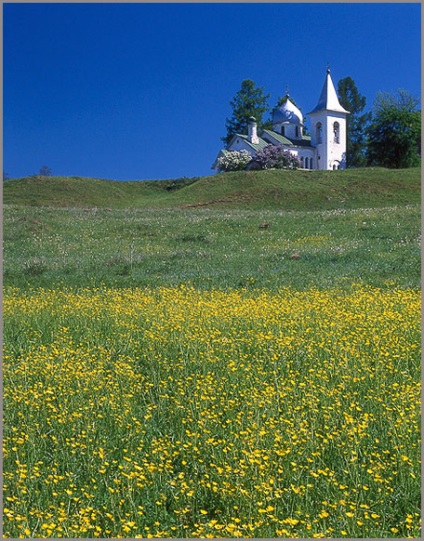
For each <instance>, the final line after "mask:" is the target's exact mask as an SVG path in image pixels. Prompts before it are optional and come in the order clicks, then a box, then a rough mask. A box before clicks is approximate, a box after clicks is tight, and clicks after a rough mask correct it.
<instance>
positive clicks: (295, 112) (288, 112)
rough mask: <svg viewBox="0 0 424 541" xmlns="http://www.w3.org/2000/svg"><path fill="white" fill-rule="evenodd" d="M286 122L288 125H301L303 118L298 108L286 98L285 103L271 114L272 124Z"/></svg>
mask: <svg viewBox="0 0 424 541" xmlns="http://www.w3.org/2000/svg"><path fill="white" fill-rule="evenodd" d="M280 122H288V123H289V124H303V116H302V113H301V112H300V110H299V108H298V107H296V105H295V104H294V103H293V102H292V101H290V99H289V97H288V96H287V99H286V101H285V102H284V103H283V104H282V105H280V107H277V108H276V109H274V110H273V112H272V123H273V124H278V123H280Z"/></svg>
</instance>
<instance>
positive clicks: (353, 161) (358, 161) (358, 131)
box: [337, 77, 371, 167]
mask: <svg viewBox="0 0 424 541" xmlns="http://www.w3.org/2000/svg"><path fill="white" fill-rule="evenodd" d="M337 90H338V94H339V97H340V103H341V105H342V106H343V107H344V108H345V109H346V110H347V111H349V112H350V114H349V115H347V120H346V127H347V138H346V139H347V150H346V162H347V166H348V167H363V166H365V165H366V155H365V153H366V134H365V128H366V126H367V124H368V123H369V121H370V120H371V113H370V112H369V113H364V114H362V115H361V114H360V113H362V111H363V110H364V109H365V106H366V98H365V97H364V96H361V94H360V93H359V91H358V89H357V87H356V84H355V82H354V80H353V79H352V78H351V77H345V78H344V79H341V80H340V81H339V82H338V85H337Z"/></svg>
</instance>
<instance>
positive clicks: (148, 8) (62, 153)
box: [3, 3, 421, 180]
mask: <svg viewBox="0 0 424 541" xmlns="http://www.w3.org/2000/svg"><path fill="white" fill-rule="evenodd" d="M3 27H4V31H3V35H4V37H3V39H4V60H3V72H4V73H3V81H4V83H3V115H4V120H3V170H4V171H6V172H7V173H8V175H9V177H11V178H18V177H22V176H26V175H31V174H35V173H38V171H39V169H40V167H41V166H42V165H48V166H49V167H50V168H51V169H52V171H53V174H55V175H65V176H87V177H95V178H106V179H115V180H147V179H168V178H178V177H183V176H186V177H194V176H203V175H209V174H211V173H212V171H211V165H212V163H213V161H214V160H215V157H216V155H217V153H218V151H219V149H220V148H221V146H222V143H221V140H220V138H221V137H223V136H224V135H225V133H226V131H225V119H226V117H229V116H231V112H232V111H231V107H230V105H229V102H230V100H231V99H232V98H233V97H234V95H235V94H236V92H237V91H238V90H239V89H240V86H241V82H242V81H243V80H244V79H252V80H253V81H255V83H256V84H257V86H260V87H264V89H265V91H266V92H267V93H270V94H271V98H270V100H269V104H270V107H272V106H273V105H275V104H276V102H277V99H278V97H279V96H282V95H284V94H285V89H286V85H288V86H289V90H290V95H291V96H292V97H293V99H294V100H295V101H296V103H297V104H298V106H300V107H301V109H302V111H303V112H304V113H307V112H308V111H310V110H311V109H312V108H313V107H314V106H315V105H316V102H317V101H318V98H319V95H320V92H321V88H322V85H323V82H324V78H325V72H326V67H327V63H329V64H330V67H331V74H332V77H333V81H334V83H335V85H337V81H338V80H340V79H342V78H344V77H348V76H349V77H352V79H353V80H354V81H355V83H356V85H357V87H358V89H359V91H360V93H361V94H362V95H364V96H365V97H366V98H367V109H368V108H371V106H372V103H373V101H374V99H375V97H376V94H377V92H378V91H379V90H383V91H388V92H396V91H397V89H399V88H403V89H406V90H409V91H410V92H411V93H412V94H414V95H416V96H420V95H421V85H420V83H421V72H420V66H421V57H420V51H421V36H420V28H421V5H420V4H419V3H413V4H408V3H395V4H393V3H383V4H382V3H375V4H356V3H340V4H334V3H311V4H305V3H277V4H275V3H271V4H264V3H254V4H251V3H248V4H243V3H235V4H228V3H218V4H213V3H209V4H203V3H198V4H143V3H128V4H121V3H98V4H95V3H93V4H84V3H68V4H59V3H58V4H50V3H49V4H37V3H32V4H28V3H23V4H12V3H10V4H7V3H6V4H4V5H3Z"/></svg>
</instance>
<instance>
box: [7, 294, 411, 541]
mask: <svg viewBox="0 0 424 541" xmlns="http://www.w3.org/2000/svg"><path fill="white" fill-rule="evenodd" d="M4 315H5V322H6V323H5V333H4V335H5V344H6V345H5V352H4V387H5V390H4V410H5V428H4V450H3V452H4V498H5V500H4V501H5V509H4V535H5V537H15V538H19V537H33V538H37V537H38V538H45V537H65V538H69V537H90V538H93V537H102V538H104V537H116V538H122V537H132V538H137V537H138V538H140V537H145V538H152V537H172V538H182V537H205V538H228V537H234V538H236V537H343V536H347V537H381V538H384V537H393V536H394V535H395V536H399V537H419V534H420V508H419V506H420V424H419V423H420V329H419V321H420V294H419V292H418V291H415V290H401V289H399V290H383V289H373V288H370V287H363V286H357V287H355V286H354V287H353V288H352V289H351V290H349V291H342V290H333V289H328V290H307V291H295V290H292V289H284V290H280V291H278V292H269V291H245V290H240V291H228V292H223V291H216V290H213V291H199V290H195V289H192V288H188V287H179V288H168V289H167V288H162V289H161V288H159V289H154V290H148V289H122V290H114V289H106V288H105V289H97V290H78V291H59V290H36V291H31V292H27V293H23V292H21V291H19V290H17V289H12V288H10V289H6V291H5V295H4Z"/></svg>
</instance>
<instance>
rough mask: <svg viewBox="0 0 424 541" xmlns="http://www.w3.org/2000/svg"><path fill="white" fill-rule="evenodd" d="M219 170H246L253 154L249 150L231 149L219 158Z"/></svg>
mask: <svg viewBox="0 0 424 541" xmlns="http://www.w3.org/2000/svg"><path fill="white" fill-rule="evenodd" d="M217 161H218V169H219V171H224V172H225V171H244V170H245V169H246V166H247V164H248V163H250V162H251V161H252V156H251V155H250V154H249V153H248V152H247V150H240V151H239V150H229V151H226V152H225V154H224V156H220V157H219V158H218V160H217Z"/></svg>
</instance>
